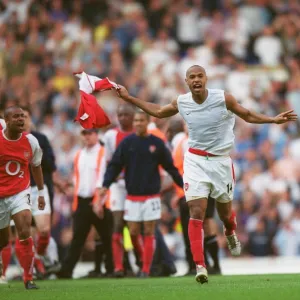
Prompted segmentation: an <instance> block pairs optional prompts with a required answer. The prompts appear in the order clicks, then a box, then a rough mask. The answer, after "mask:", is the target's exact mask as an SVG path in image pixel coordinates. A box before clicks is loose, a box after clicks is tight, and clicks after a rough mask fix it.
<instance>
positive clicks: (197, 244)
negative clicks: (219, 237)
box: [188, 198, 207, 267]
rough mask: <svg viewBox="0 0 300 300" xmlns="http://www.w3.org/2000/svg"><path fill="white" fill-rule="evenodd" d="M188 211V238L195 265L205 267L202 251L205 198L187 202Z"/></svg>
mask: <svg viewBox="0 0 300 300" xmlns="http://www.w3.org/2000/svg"><path fill="white" fill-rule="evenodd" d="M188 206H189V211H190V221H189V228H188V232H189V239H190V244H191V251H192V254H193V259H194V262H195V264H196V265H200V266H203V267H205V262H204V252H203V240H204V233H203V220H204V217H205V211H206V207H207V199H206V198H201V199H195V200H191V201H189V202H188Z"/></svg>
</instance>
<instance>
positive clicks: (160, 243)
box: [151, 226, 177, 276]
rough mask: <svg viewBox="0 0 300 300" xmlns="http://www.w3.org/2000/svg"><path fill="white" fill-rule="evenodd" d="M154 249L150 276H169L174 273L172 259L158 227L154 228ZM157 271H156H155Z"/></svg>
mask: <svg viewBox="0 0 300 300" xmlns="http://www.w3.org/2000/svg"><path fill="white" fill-rule="evenodd" d="M155 240H156V249H155V252H154V256H153V262H152V266H151V275H153V273H154V275H155V276H169V275H171V274H175V273H176V271H177V270H176V266H175V264H174V259H173V256H172V254H171V253H170V251H169V248H168V246H167V245H166V242H165V240H164V237H163V235H162V233H161V231H160V229H159V227H158V226H156V228H155ZM156 269H157V270H156Z"/></svg>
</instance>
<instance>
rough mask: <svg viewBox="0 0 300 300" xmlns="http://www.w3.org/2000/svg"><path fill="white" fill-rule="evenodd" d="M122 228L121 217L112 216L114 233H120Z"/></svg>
mask: <svg viewBox="0 0 300 300" xmlns="http://www.w3.org/2000/svg"><path fill="white" fill-rule="evenodd" d="M123 228H124V221H123V218H114V233H122V232H123Z"/></svg>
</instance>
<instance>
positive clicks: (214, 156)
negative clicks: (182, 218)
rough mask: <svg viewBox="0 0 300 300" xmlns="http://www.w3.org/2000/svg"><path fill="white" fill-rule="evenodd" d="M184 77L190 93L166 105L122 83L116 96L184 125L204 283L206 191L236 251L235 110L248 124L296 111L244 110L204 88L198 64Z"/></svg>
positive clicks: (193, 236) (187, 186)
mask: <svg viewBox="0 0 300 300" xmlns="http://www.w3.org/2000/svg"><path fill="white" fill-rule="evenodd" d="M185 81H186V83H187V85H188V87H189V89H190V92H189V93H187V94H184V95H180V96H179V97H178V98H177V99H174V100H173V101H172V102H171V103H170V104H168V105H165V106H160V105H158V104H154V103H149V102H146V101H143V100H140V99H137V98H135V97H132V96H130V95H129V93H128V91H127V90H126V89H125V88H124V87H122V86H121V87H120V89H119V90H118V94H119V96H120V97H121V98H122V99H123V100H125V101H127V102H130V103H132V104H134V105H136V106H138V107H139V108H141V109H143V110H144V111H145V112H147V113H148V114H150V115H152V116H155V117H157V118H167V117H171V116H173V115H175V114H177V113H178V112H179V113H180V114H181V116H182V117H183V119H184V120H185V122H186V124H187V128H188V132H189V140H188V144H189V150H188V151H187V152H186V154H185V159H184V175H183V180H184V190H185V196H186V200H187V202H188V206H189V210H190V221H189V230H188V231H189V239H190V244H191V251H192V254H193V260H194V262H195V264H196V270H197V274H196V281H197V282H200V283H205V282H208V276H207V270H206V267H205V262H204V255H203V238H204V234H203V220H204V217H205V211H206V207H207V201H208V200H207V199H208V196H209V195H210V196H211V197H212V198H214V199H216V204H217V210H218V214H219V217H220V219H221V220H222V222H223V224H224V233H225V236H226V238H227V244H228V248H229V250H230V252H231V254H232V255H234V256H238V255H240V253H241V244H240V242H239V240H238V238H237V236H236V234H235V230H236V226H237V224H236V218H235V213H234V211H233V210H232V199H233V190H234V181H235V178H234V169H233V165H232V160H231V158H230V156H229V154H230V151H231V150H232V148H233V145H234V133H233V127H234V123H235V116H234V114H236V115H238V116H239V117H240V118H242V119H243V120H245V121H246V122H248V123H257V124H263V123H276V124H282V123H286V122H288V121H296V120H297V115H296V114H294V113H293V111H287V112H284V113H281V114H279V115H278V116H276V117H268V116H265V115H262V114H258V113H255V112H253V111H250V110H248V109H246V108H244V107H243V106H241V105H240V104H238V102H237V101H236V99H235V98H234V97H233V96H232V95H230V94H226V93H225V92H224V91H223V90H217V89H207V88H206V82H207V76H206V72H205V69H204V68H202V67H201V66H198V65H194V66H192V67H190V68H189V69H188V70H187V72H186V79H185Z"/></svg>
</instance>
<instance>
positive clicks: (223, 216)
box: [219, 210, 231, 222]
mask: <svg viewBox="0 0 300 300" xmlns="http://www.w3.org/2000/svg"><path fill="white" fill-rule="evenodd" d="M230 217H231V211H230V210H223V211H219V218H220V220H221V221H223V222H224V221H225V222H226V221H228V220H229V219H230Z"/></svg>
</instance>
